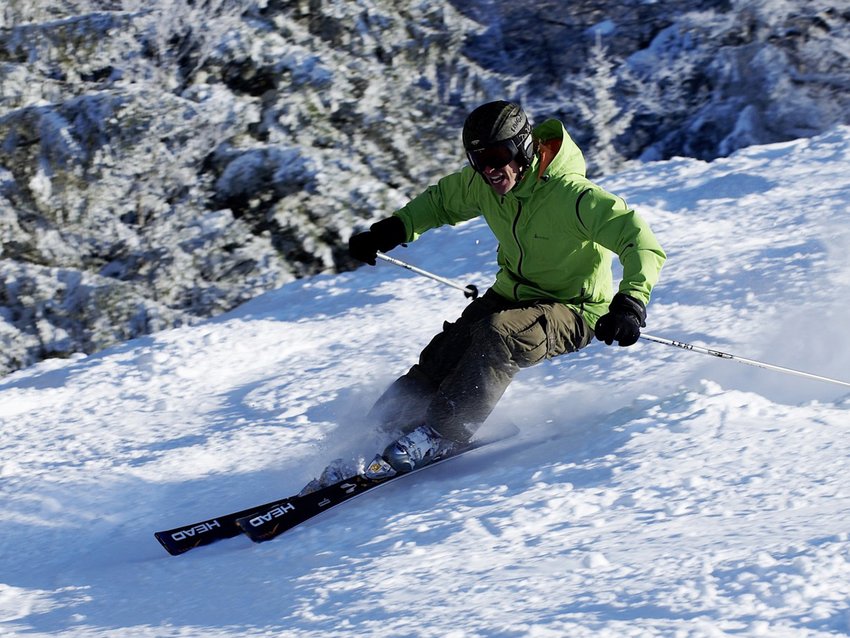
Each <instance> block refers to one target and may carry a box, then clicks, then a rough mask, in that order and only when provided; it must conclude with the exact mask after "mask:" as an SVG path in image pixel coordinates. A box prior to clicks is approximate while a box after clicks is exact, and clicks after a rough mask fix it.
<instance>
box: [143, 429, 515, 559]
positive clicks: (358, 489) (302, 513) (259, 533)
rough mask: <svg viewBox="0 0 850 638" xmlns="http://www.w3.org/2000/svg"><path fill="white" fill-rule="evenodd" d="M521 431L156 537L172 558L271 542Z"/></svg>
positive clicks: (500, 435)
mask: <svg viewBox="0 0 850 638" xmlns="http://www.w3.org/2000/svg"><path fill="white" fill-rule="evenodd" d="M518 432H519V429H518V428H517V427H516V426H514V425H511V428H510V430H508V431H506V432H502V433H500V434H498V435H496V436H492V437H486V438H484V439H482V440H480V441H476V442H473V444H472V445H471V446H469V447H468V448H466V449H464V450H462V451H461V452H459V453H457V454H453V455H451V456H449V457H446V458H444V459H441V460H439V461H437V462H435V463H431V464H430V465H426V466H425V467H422V468H419V469H418V470H414V471H412V472H407V473H404V474H397V475H396V476H393V477H387V478H381V479H370V478H368V477H366V476H363V475H357V476H353V477H351V478H349V479H346V480H343V481H340V482H338V483H335V484H333V485H329V486H327V487H324V488H322V489H320V490H317V491H315V492H312V493H310V494H306V495H304V496H299V495H295V496H291V497H288V498H283V499H279V500H276V501H270V502H268V503H264V504H262V505H257V506H255V507H251V508H248V509H244V510H240V511H238V512H232V513H230V514H225V515H223V516H217V517H215V518H210V519H207V520H204V521H198V522H197V523H192V524H189V525H183V526H181V527H175V528H174V529H170V530H164V531H161V532H156V533H155V534H154V536H155V537H156V539H157V540H158V541H159V543H160V544H161V545H162V546H163V547H164V548H165V550H166V551H167V552H168V553H169V554H171V555H172V556H178V555H180V554H183V553H185V552H187V551H189V550H190V549H194V548H196V547H202V546H204V545H209V544H210V543H214V542H216V541H219V540H223V539H227V538H233V537H235V536H238V535H239V534H240V533H243V532H244V533H245V535H246V536H248V537H249V538H250V539H251V540H253V541H254V542H258V543H259V542H262V541H267V540H271V539H272V538H275V537H276V536H279V535H280V534H282V533H283V532H286V531H288V530H290V529H292V528H293V527H296V526H297V525H300V524H301V523H303V522H305V521H308V520H310V519H311V518H313V517H314V516H317V515H318V514H321V513H322V512H325V511H327V510H329V509H331V508H332V507H334V506H336V505H339V504H341V503H344V502H345V501H348V500H350V499H352V498H354V497H356V496H359V495H361V494H363V493H364V492H367V491H369V490H371V489H374V488H376V487H379V486H381V485H384V484H386V483H389V482H391V481H395V480H398V479H401V478H404V477H405V476H410V475H412V474H416V473H418V472H421V471H423V470H427V469H428V468H431V467H435V466H437V465H439V464H441V463H444V462H446V461H450V460H452V459H455V458H458V457H460V456H463V455H464V454H467V453H468V452H471V451H473V450H476V449H478V448H481V447H484V446H485V445H489V444H491V443H496V442H498V441H502V440H504V439H507V438H510V437H511V436H514V435H515V434H517V433H518Z"/></svg>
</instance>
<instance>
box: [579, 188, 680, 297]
mask: <svg viewBox="0 0 850 638" xmlns="http://www.w3.org/2000/svg"><path fill="white" fill-rule="evenodd" d="M575 213H576V222H577V230H578V232H579V233H580V234H583V236H584V238H585V239H587V240H589V241H593V242H595V243H597V244H599V245H600V246H603V247H605V248H607V249H608V250H610V251H612V252H614V253H615V254H616V255H617V256H618V257H619V259H620V264H622V266H623V279H622V281H621V282H620V286H619V292H622V293H624V294H627V295H629V296H631V297H634V298H635V299H639V300H640V301H642V302H643V303H644V304H648V303H649V297H650V293H651V292H652V287H653V286H654V285H655V283H656V281H658V275H659V273H660V272H661V267H662V266H663V265H664V262H665V261H666V259H667V255H666V254H665V252H664V249H663V248H661V245H660V244H659V243H658V240H657V239H656V238H655V235H654V234H653V233H652V230H650V228H649V225H648V224H647V223H646V222H645V221H644V220H643V218H641V217H640V215H638V214H637V213H636V212H635V211H634V210H633V209H631V208H629V207H628V205H627V204H626V202H625V201H623V199H622V198H620V197H615V196H614V195H611V194H610V193H607V192H605V191H604V190H602V189H601V188H599V187H595V186H591V187H588V188H587V189H586V190H585V191H583V192H582V193H581V194H580V195H579V198H578V200H577V202H576V208H575Z"/></svg>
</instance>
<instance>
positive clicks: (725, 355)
mask: <svg viewBox="0 0 850 638" xmlns="http://www.w3.org/2000/svg"><path fill="white" fill-rule="evenodd" d="M640 338H641V339H646V340H647V341H654V342H655V343H663V344H664V345H666V346H674V347H676V348H681V349H683V350H691V351H693V352H699V353H700V354H707V355H710V356H712V357H717V358H719V359H729V360H731V361H737V362H739V363H746V364H747V365H751V366H755V367H757V368H765V369H767V370H776V371H777V372H784V373H786V374H793V375H796V376H798V377H805V378H807V379H814V380H815V381H826V382H828V383H835V384H838V385H843V386H845V387H848V388H850V383H848V382H847V381H840V380H839V379H833V378H831V377H824V376H821V375H819V374H811V373H809V372H802V371H800V370H793V369H792V368H785V367H783V366H777V365H774V364H772V363H764V362H763V361H755V360H754V359H747V358H745V357H739V356H737V355H734V354H728V353H726V352H720V351H719V350H713V349H711V348H703V347H702V346H695V345H693V344H691V343H684V342H683V341H675V340H673V339H665V338H664V337H655V336H653V335H649V334H646V333H645V332H644V333H641V335H640Z"/></svg>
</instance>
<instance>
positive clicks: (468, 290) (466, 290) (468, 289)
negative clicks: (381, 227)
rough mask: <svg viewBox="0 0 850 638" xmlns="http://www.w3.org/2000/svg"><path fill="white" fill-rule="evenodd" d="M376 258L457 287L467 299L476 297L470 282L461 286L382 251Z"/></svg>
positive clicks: (474, 288) (476, 290) (476, 294)
mask: <svg viewBox="0 0 850 638" xmlns="http://www.w3.org/2000/svg"><path fill="white" fill-rule="evenodd" d="M377 256H378V258H379V259H383V260H384V261H388V262H389V263H391V264H394V265H396V266H400V267H401V268H406V269H407V270H410V271H412V272H415V273H416V274H417V275H422V276H423V277H428V278H429V279H433V280H434V281H439V282H440V283H441V284H445V285H447V286H451V287H452V288H457V289H458V290H462V291H463V295H464V297H466V298H467V299H477V298H478V288H477V287H476V286H474V285H472V284H469V285H467V286H463V285H461V284H459V283H455V282H454V281H452V280H450V279H446V278H444V277H440V276H439V275H435V274H434V273H431V272H428V271H427V270H422V269H421V268H417V267H416V266H414V265H413V264H408V263H407V262H405V261H402V260H401V259H396V258H395V257H390V256H389V255H385V254H384V253H382V252H379V253H378V255H377Z"/></svg>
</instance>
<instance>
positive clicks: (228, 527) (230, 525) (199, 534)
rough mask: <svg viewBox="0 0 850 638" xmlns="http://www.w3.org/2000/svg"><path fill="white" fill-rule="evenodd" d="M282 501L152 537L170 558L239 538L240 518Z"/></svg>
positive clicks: (163, 532)
mask: <svg viewBox="0 0 850 638" xmlns="http://www.w3.org/2000/svg"><path fill="white" fill-rule="evenodd" d="M284 500H285V499H283V500H281V499H278V500H276V501H270V502H268V503H264V504H262V505H255V506H254V507H251V508H248V509H245V510H240V511H238V512H232V513H230V514H224V515H223V516H216V517H215V518H209V519H207V520H205V521H198V522H197V523H191V524H189V525H181V526H180V527H175V528H174V529H168V530H164V531H161V532H155V533H154V537H156V540H158V541H159V544H160V545H162V546H163V547H164V548H165V551H167V552H168V553H169V554H171V555H172V556H179V555H180V554H183V553H185V552H188V551H189V550H190V549H194V548H196V547H202V546H203V545H209V544H210V543H214V542H216V541H220V540H224V539H226V538H233V537H234V536H239V534H241V533H242V528H241V527H239V525H238V524H237V521H238V520H239V519H240V518H243V517H245V516H249V515H250V514H253V513H254V512H257V511H265V510H268V509H269V508H271V507H272V506H274V505H276V504H278V503H281V502H284Z"/></svg>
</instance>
